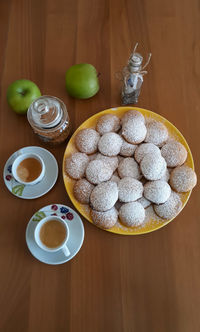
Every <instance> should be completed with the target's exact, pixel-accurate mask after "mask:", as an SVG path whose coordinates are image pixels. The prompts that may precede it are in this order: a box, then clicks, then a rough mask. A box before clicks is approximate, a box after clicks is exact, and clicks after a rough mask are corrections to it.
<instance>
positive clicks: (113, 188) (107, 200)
mask: <svg viewBox="0 0 200 332" xmlns="http://www.w3.org/2000/svg"><path fill="white" fill-rule="evenodd" d="M117 200H118V188H117V184H116V183H115V182H112V181H107V182H103V183H100V184H98V185H97V186H96V187H95V188H94V189H93V191H92V193H91V195H90V203H91V206H92V208H93V209H94V210H97V211H107V210H110V209H111V208H112V207H113V206H114V205H115V203H116V202H117Z"/></svg>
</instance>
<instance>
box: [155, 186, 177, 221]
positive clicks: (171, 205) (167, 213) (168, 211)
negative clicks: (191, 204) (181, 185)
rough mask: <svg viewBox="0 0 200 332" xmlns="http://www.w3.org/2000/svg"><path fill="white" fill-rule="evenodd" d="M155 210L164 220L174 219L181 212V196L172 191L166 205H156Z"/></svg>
mask: <svg viewBox="0 0 200 332" xmlns="http://www.w3.org/2000/svg"><path fill="white" fill-rule="evenodd" d="M153 208H154V211H155V212H156V214H157V215H158V216H159V217H161V218H163V219H172V218H174V217H175V216H176V215H177V214H178V213H179V212H180V210H181V208H182V202H181V199H180V197H179V195H178V194H177V193H175V192H174V191H172V192H171V195H170V197H169V198H168V200H167V201H166V202H165V203H163V204H160V205H156V204H154V206H153Z"/></svg>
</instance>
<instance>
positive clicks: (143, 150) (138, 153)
mask: <svg viewBox="0 0 200 332" xmlns="http://www.w3.org/2000/svg"><path fill="white" fill-rule="evenodd" d="M147 153H154V154H155V153H156V154H158V155H159V156H160V149H159V148H158V147H157V146H156V145H155V144H153V143H143V144H140V145H139V146H138V147H137V148H136V150H135V153H134V157H135V160H136V161H137V162H138V163H140V162H141V160H142V159H143V158H144V156H145V155H146V154H147Z"/></svg>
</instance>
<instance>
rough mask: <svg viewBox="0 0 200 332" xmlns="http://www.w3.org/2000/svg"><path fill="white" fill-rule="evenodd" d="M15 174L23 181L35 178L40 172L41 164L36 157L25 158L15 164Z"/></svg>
mask: <svg viewBox="0 0 200 332" xmlns="http://www.w3.org/2000/svg"><path fill="white" fill-rule="evenodd" d="M16 171H17V176H18V177H19V179H20V180H21V181H23V182H32V181H34V180H36V179H37V178H38V177H39V175H40V174H41V172H42V165H41V163H40V161H39V160H38V159H36V158H26V159H24V160H22V161H21V162H20V163H19V165H18V166H17V170H16Z"/></svg>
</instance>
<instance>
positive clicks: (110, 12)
mask: <svg viewBox="0 0 200 332" xmlns="http://www.w3.org/2000/svg"><path fill="white" fill-rule="evenodd" d="M137 41H138V42H139V51H140V52H142V53H143V54H144V55H147V53H148V52H149V51H151V52H152V60H151V63H150V65H149V67H148V75H147V76H146V77H145V78H144V84H143V87H142V92H141V96H140V98H139V103H138V106H139V107H143V108H146V109H149V110H152V111H154V112H157V113H159V114H161V115H162V116H164V117H166V118H167V119H168V120H169V121H171V122H172V123H173V124H175V125H176V127H177V128H178V129H179V130H180V131H181V132H182V133H183V135H184V136H185V138H186V139H187V141H188V144H189V146H190V148H191V150H192V153H193V157H194V161H195V166H196V171H197V173H198V172H199V140H200V135H199V132H200V126H199V123H200V42H199V41H200V5H199V1H197V0H190V1H189V0H182V1H181V0H163V1H159V0H151V1H148V0H141V1H139V0H73V1H72V0H57V1H55V0H46V1H43V0H1V1H0V45H1V52H0V82H1V86H0V88H1V92H0V157H1V174H2V172H3V167H4V164H5V162H6V160H7V159H8V157H9V156H10V155H11V154H12V153H13V152H14V151H16V150H18V149H19V148H20V147H24V146H29V145H38V146H43V147H46V146H45V145H43V144H42V143H41V142H39V141H38V140H37V139H36V137H35V136H34V134H33V132H32V130H31V128H30V126H29V124H28V122H27V120H26V116H19V115H16V114H15V113H14V112H12V110H10V108H9V107H8V105H7V101H6V91H7V88H8V85H9V84H10V83H11V82H12V81H14V80H16V79H21V78H27V79H30V80H33V81H34V82H35V83H36V84H37V85H38V86H39V87H40V89H41V91H42V94H50V95H54V96H57V97H59V98H61V99H62V100H63V101H64V102H65V103H66V105H67V108H68V111H69V114H70V118H71V122H72V126H73V130H75V129H76V128H77V127H78V126H79V125H80V124H81V123H82V122H83V121H84V120H86V119H87V118H88V117H90V116H91V115H93V114H95V113H96V112H99V111H100V110H103V109H106V108H109V107H111V106H113V107H114V106H118V105H120V89H121V86H120V82H119V81H118V80H117V79H116V77H115V73H116V72H117V71H120V70H121V69H122V68H123V66H124V65H125V64H126V62H127V59H128V57H129V55H130V53H131V51H132V48H133V46H134V44H135V43H136V42H137ZM80 62H88V63H92V64H93V65H94V66H95V67H96V68H97V70H98V72H99V73H100V86H101V89H100V91H99V93H98V94H97V95H96V96H95V97H93V98H92V99H89V100H84V101H83V100H75V99H72V98H70V97H69V96H68V95H67V93H66V91H65V71H66V69H67V68H68V67H70V66H71V65H72V64H75V63H80ZM66 144H67V143H65V144H62V145H61V146H59V147H56V148H48V147H47V148H48V149H49V150H50V151H51V152H52V153H53V154H54V155H55V157H56V159H57V161H58V164H59V178H58V181H57V183H56V185H55V187H54V188H53V189H52V190H51V191H50V192H49V193H48V194H46V195H45V196H43V197H41V198H38V199H35V200H22V199H19V198H17V197H15V196H13V195H11V193H10V192H9V191H8V190H7V188H6V187H5V185H4V182H3V178H2V176H1V191H0V203H1V218H0V331H2V332H13V331H15V332H16V331H17V332H18V331H20V332H24V331H27V332H35V331H44V332H46V331H48V332H51V331H56V332H59V331H65V332H79V331H80V332H86V331H87V332H90V331H94V332H104V331H105V332H107V331H108V332H122V331H123V332H191V331H192V332H199V331H200V315H199V308H200V277H199V276H200V217H199V216H200V204H199V203H200V202H199V192H198V187H196V188H195V189H194V191H193V193H192V195H191V198H190V200H189V202H188V204H187V205H186V207H185V208H184V210H183V211H182V212H181V214H180V215H179V216H178V217H177V218H176V219H175V220H174V221H173V222H172V223H170V224H169V225H168V226H166V227H164V228H163V229H160V230H159V231H156V232H153V233H150V234H147V235H142V236H130V237H127V236H120V235H115V234H112V233H108V232H105V231H103V230H100V229H97V228H96V227H95V226H93V225H92V224H90V223H88V222H87V221H86V220H83V221H84V227H85V241H84V244H83V247H82V249H81V250H80V252H79V253H78V255H77V256H76V257H75V258H74V259H73V260H71V261H70V262H68V263H66V264H63V265H59V266H48V265H45V264H42V263H40V262H39V261H37V260H36V259H35V258H33V256H32V255H31V254H30V252H29V251H28V249H27V246H26V242H25V230H26V225H27V223H28V221H29V219H30V218H31V216H32V215H33V214H34V212H35V211H37V210H38V209H40V208H41V207H43V206H45V205H48V204H51V203H60V204H65V205H69V206H71V207H73V206H72V203H71V202H70V200H69V198H68V196H67V194H66V191H65V189H64V185H63V179H62V172H61V167H62V158H63V154H64V150H65V147H66Z"/></svg>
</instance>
